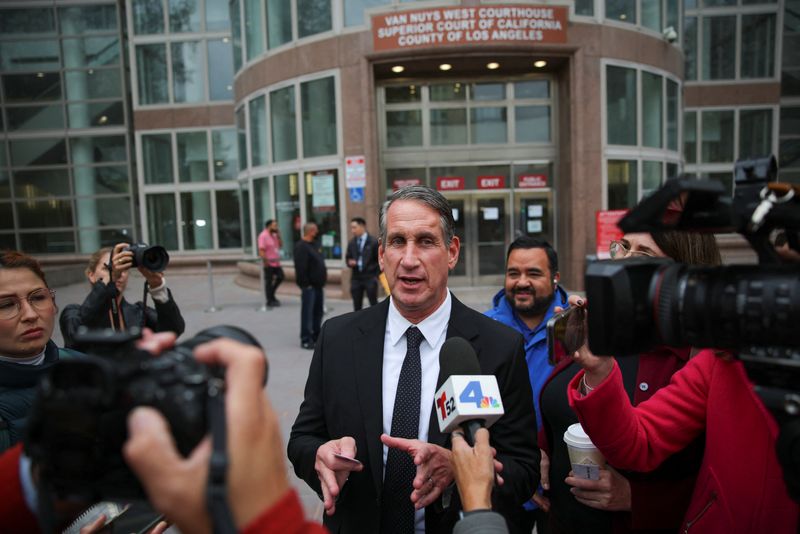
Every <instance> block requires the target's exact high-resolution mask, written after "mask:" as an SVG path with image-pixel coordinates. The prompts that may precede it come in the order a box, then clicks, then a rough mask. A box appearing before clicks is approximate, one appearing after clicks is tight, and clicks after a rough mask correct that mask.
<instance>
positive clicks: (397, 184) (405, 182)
mask: <svg viewBox="0 0 800 534" xmlns="http://www.w3.org/2000/svg"><path fill="white" fill-rule="evenodd" d="M421 183H422V180H420V179H419V178H398V179H396V180H392V190H393V191H397V190H398V189H402V188H404V187H408V186H410V185H420V184H421Z"/></svg>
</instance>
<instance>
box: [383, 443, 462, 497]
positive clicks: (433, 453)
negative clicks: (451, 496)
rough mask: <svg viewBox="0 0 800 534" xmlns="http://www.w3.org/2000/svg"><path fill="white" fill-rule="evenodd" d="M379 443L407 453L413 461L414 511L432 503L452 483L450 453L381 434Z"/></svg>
mask: <svg viewBox="0 0 800 534" xmlns="http://www.w3.org/2000/svg"><path fill="white" fill-rule="evenodd" d="M381 441H382V442H383V444H384V445H386V446H388V447H392V448H393V449H400V450H401V451H404V452H406V453H408V454H409V455H411V457H412V458H413V459H414V465H416V466H417V476H416V477H414V482H413V486H414V491H412V492H411V502H413V503H414V508H415V509H417V510H420V509H422V508H425V507H426V506H428V505H429V504H431V503H432V502H434V501H435V500H436V499H438V498H439V495H441V494H442V491H444V489H445V488H446V487H447V486H449V485H450V484H451V483H452V482H453V469H452V467H451V464H450V457H451V455H452V453H451V452H450V451H449V450H447V449H445V448H443V447H439V446H438V445H433V444H431V443H426V442H424V441H420V440H418V439H403V438H393V437H391V436H389V435H387V434H381Z"/></svg>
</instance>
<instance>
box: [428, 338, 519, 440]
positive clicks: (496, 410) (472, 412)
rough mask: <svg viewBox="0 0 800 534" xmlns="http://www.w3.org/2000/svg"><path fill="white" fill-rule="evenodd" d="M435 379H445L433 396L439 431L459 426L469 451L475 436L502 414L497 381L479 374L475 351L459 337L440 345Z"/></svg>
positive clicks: (449, 431)
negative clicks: (480, 429)
mask: <svg viewBox="0 0 800 534" xmlns="http://www.w3.org/2000/svg"><path fill="white" fill-rule="evenodd" d="M439 376H440V377H446V380H445V381H444V382H443V383H441V384H440V385H439V388H438V389H437V390H436V394H435V395H434V410H435V411H436V419H437V420H438V421H439V431H441V432H443V433H444V432H447V433H451V432H453V431H454V430H455V429H456V428H457V427H459V426H460V427H461V428H462V429H463V431H464V438H465V439H466V440H467V443H469V445H470V447H472V446H474V445H475V432H477V431H478V429H479V428H481V427H486V428H488V427H490V426H492V424H493V423H494V422H495V421H497V420H498V419H500V417H501V416H502V415H503V413H504V412H503V401H502V400H501V399H500V388H499V387H498V386H497V378H495V377H494V376H492V375H484V374H483V373H482V372H481V367H480V365H479V364H478V356H477V355H476V354H475V349H473V348H472V345H470V344H469V342H468V341H467V340H466V339H464V338H460V337H451V338H449V339H447V341H445V342H444V345H442V349H441V351H440V352H439Z"/></svg>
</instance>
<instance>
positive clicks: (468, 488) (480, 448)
mask: <svg viewBox="0 0 800 534" xmlns="http://www.w3.org/2000/svg"><path fill="white" fill-rule="evenodd" d="M451 462H452V467H453V475H454V476H455V479H456V486H458V494H459V495H460V496H461V505H462V508H463V510H464V511H465V512H470V511H472V510H490V509H491V508H492V487H493V486H494V454H493V453H492V448H491V447H490V446H489V431H488V430H486V429H485V428H481V429H479V430H478V431H477V432H476V433H475V447H474V448H472V447H470V446H469V445H468V444H467V442H466V440H465V439H464V434H463V433H462V432H459V431H456V432H453V452H452V455H451Z"/></svg>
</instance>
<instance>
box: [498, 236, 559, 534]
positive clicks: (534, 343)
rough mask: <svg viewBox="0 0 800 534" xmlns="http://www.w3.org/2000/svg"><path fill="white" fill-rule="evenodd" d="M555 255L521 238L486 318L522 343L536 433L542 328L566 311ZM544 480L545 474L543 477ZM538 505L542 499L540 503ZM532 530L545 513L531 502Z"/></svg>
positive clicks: (543, 375)
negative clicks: (514, 333) (558, 309)
mask: <svg viewBox="0 0 800 534" xmlns="http://www.w3.org/2000/svg"><path fill="white" fill-rule="evenodd" d="M559 278H560V274H559V272H558V254H556V251H555V250H554V249H553V247H552V246H551V245H550V243H548V242H547V241H544V240H541V239H536V238H534V237H530V236H521V237H518V238H517V239H516V240H514V242H513V243H511V245H510V246H509V247H508V254H507V255H506V278H505V287H504V288H503V289H501V290H500V291H499V292H498V293H497V294H496V295H495V296H494V299H492V304H493V305H494V307H493V308H492V309H491V310H489V311H487V312H486V315H487V316H489V317H491V318H492V319H494V320H496V321H500V322H501V323H503V324H505V325H507V326H510V327H511V328H514V329H515V330H517V331H518V332H519V333H520V334H522V337H523V338H524V339H525V360H526V361H527V363H528V378H529V379H530V382H531V389H532V390H533V404H534V409H535V410H536V424H537V427H538V428H537V431H538V430H541V427H542V413H541V410H540V408H539V394H540V393H541V391H542V386H544V383H545V381H546V380H547V377H548V376H549V375H550V371H552V369H553V366H552V365H550V363H549V362H548V358H547V332H546V330H545V325H547V321H548V320H549V319H550V318H551V317H552V316H553V313H554V309H555V307H556V306H561V307H563V308H566V307H567V296H568V295H567V292H566V291H564V290H563V289H562V288H561V287H559V285H558V280H559ZM542 475H543V476H544V475H545V473H542ZM539 500H540V501H541V498H540V499H539ZM525 509H526V510H528V511H529V514H527V515H528V517H529V520H530V523H531V529H532V528H533V525H534V523H535V524H536V528H537V532H540V533H544V532H545V528H546V526H547V521H546V518H545V517H544V511H543V510H541V509H539V507H538V506H537V504H536V503H535V502H533V501H532V500H531V501H530V502H528V503H527V504H526V505H525Z"/></svg>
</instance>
